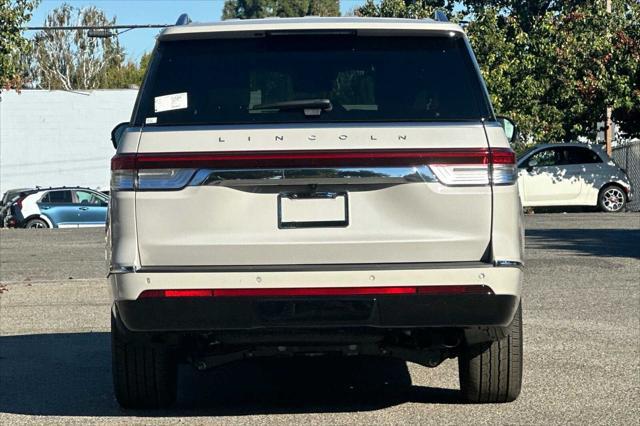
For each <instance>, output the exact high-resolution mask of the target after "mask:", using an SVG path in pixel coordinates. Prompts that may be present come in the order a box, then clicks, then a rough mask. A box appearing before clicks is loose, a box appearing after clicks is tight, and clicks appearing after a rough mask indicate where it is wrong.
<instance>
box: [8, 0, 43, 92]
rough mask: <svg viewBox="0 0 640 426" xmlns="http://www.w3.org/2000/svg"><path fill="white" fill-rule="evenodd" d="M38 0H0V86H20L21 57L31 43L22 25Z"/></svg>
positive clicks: (21, 79)
mask: <svg viewBox="0 0 640 426" xmlns="http://www.w3.org/2000/svg"><path fill="white" fill-rule="evenodd" d="M38 3H39V0H0V88H5V89H10V88H17V89H19V88H20V87H22V84H23V83H24V75H23V74H24V73H23V70H24V68H23V58H24V55H27V54H28V53H29V50H30V48H31V44H30V43H29V41H28V40H27V39H25V38H24V37H23V35H22V27H23V26H24V24H25V23H27V22H29V20H30V19H31V12H32V11H33V9H34V8H35V7H36V6H37V5H38Z"/></svg>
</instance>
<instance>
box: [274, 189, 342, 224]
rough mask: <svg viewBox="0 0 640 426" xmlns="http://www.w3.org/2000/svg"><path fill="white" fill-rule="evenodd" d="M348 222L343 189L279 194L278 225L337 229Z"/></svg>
mask: <svg viewBox="0 0 640 426" xmlns="http://www.w3.org/2000/svg"><path fill="white" fill-rule="evenodd" d="M348 225H349V197H348V195H347V193H346V192H307V193H300V192H285V193H281V194H278V228H280V229H295V228H336V227H346V226H348Z"/></svg>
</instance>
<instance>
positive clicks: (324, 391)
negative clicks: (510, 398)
mask: <svg viewBox="0 0 640 426" xmlns="http://www.w3.org/2000/svg"><path fill="white" fill-rule="evenodd" d="M109 339H110V337H109V333H69V334H35V335H20V336H2V337H0V412H5V413H13V414H25V415H45V416H124V415H134V416H165V417H166V416H169V417H171V416H190V415H198V416H202V415H210V416H218V415H220V416H222V415H257V414H273V413H278V414H288V413H292V414H293V413H313V412H351V411H367V410H378V409H382V408H385V407H389V406H393V405H397V404H402V403H405V402H422V403H435V404H456V403H459V392H458V390H455V389H442V388H430V387H423V386H414V385H412V384H411V377H410V375H409V371H408V369H407V366H406V364H405V363H404V362H402V361H399V360H394V359H382V358H373V357H353V358H324V357H323V358H290V359H263V360H251V361H241V362H236V363H233V364H229V365H226V366H223V367H219V368H217V369H213V370H210V371H207V372H204V373H200V372H197V371H195V370H194V369H192V368H191V367H189V366H184V367H181V370H180V376H179V391H178V393H179V397H178V403H177V404H176V406H175V407H174V408H172V409H170V410H159V411H138V410H135V411H134V410H126V411H125V410H122V409H120V408H119V406H118V405H117V403H116V401H115V399H114V397H113V391H112V386H111V353H110V346H109V345H110V343H109Z"/></svg>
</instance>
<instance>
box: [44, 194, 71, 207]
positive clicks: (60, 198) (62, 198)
mask: <svg viewBox="0 0 640 426" xmlns="http://www.w3.org/2000/svg"><path fill="white" fill-rule="evenodd" d="M47 197H48V200H47V201H44V199H43V202H46V203H51V204H70V203H71V191H51V192H49V193H48V194H47V195H46V196H45V198H47Z"/></svg>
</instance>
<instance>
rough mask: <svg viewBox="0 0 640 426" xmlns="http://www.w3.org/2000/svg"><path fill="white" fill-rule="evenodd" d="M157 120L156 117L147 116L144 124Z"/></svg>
mask: <svg viewBox="0 0 640 426" xmlns="http://www.w3.org/2000/svg"><path fill="white" fill-rule="evenodd" d="M157 122H158V117H147V119H146V120H145V121H144V123H145V124H156V123H157Z"/></svg>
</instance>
